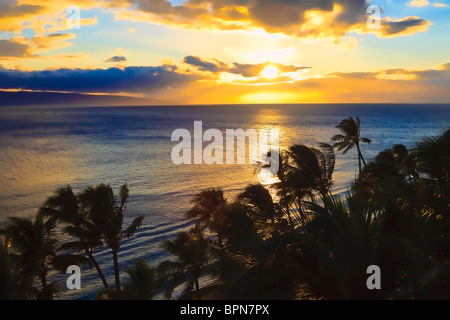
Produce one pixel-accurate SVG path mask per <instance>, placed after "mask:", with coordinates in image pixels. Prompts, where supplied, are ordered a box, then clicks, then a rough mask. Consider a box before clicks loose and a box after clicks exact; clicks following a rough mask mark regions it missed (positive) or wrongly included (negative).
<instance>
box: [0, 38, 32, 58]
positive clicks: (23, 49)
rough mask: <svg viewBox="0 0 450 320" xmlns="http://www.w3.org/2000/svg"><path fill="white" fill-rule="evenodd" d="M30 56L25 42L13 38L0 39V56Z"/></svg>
mask: <svg viewBox="0 0 450 320" xmlns="http://www.w3.org/2000/svg"><path fill="white" fill-rule="evenodd" d="M27 56H30V48H29V46H28V45H27V44H23V43H20V42H17V41H16V40H14V39H9V40H0V58H21V57H27Z"/></svg>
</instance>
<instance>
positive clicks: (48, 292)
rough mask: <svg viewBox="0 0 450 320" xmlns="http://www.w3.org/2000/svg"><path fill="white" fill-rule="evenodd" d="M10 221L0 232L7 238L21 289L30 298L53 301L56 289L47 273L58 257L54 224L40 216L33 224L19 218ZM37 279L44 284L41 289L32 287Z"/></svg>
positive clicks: (29, 220) (28, 220) (12, 218)
mask: <svg viewBox="0 0 450 320" xmlns="http://www.w3.org/2000/svg"><path fill="white" fill-rule="evenodd" d="M9 221H10V224H9V225H7V226H6V227H5V228H4V229H2V232H1V233H2V234H3V235H4V236H5V240H6V243H7V246H8V249H9V252H8V254H9V256H10V257H11V260H12V261H13V263H14V264H15V265H16V267H17V268H18V275H19V277H20V282H19V288H20V289H19V290H21V291H22V292H23V293H24V294H25V297H26V298H27V299H34V298H37V299H52V298H53V294H54V293H55V290H56V289H57V288H56V286H55V285H54V284H53V283H50V284H49V283H48V280H47V274H48V270H49V264H51V263H52V261H53V260H54V259H55V257H56V245H57V242H58V240H57V239H56V237H55V234H54V228H55V224H54V221H52V220H44V219H43V217H42V216H40V215H37V216H36V218H35V220H34V221H32V220H31V219H27V218H19V217H11V218H9ZM35 277H37V278H38V279H39V280H40V282H41V286H42V289H41V290H36V289H34V288H33V280H34V278H35Z"/></svg>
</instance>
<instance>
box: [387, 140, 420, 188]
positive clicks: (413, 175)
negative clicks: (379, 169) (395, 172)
mask: <svg viewBox="0 0 450 320" xmlns="http://www.w3.org/2000/svg"><path fill="white" fill-rule="evenodd" d="M392 153H393V155H394V159H395V161H396V162H397V163H399V165H400V167H401V170H402V171H403V174H404V175H405V176H406V177H408V179H409V182H412V181H413V180H416V179H417V178H419V173H418V172H417V162H416V159H415V157H414V154H413V153H411V152H410V151H409V150H408V149H407V148H406V147H405V146H404V145H403V144H396V145H395V146H393V147H392Z"/></svg>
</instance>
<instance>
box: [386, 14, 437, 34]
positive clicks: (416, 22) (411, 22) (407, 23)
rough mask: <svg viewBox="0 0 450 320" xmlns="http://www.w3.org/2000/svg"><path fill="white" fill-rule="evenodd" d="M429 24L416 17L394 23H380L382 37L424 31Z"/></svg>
mask: <svg viewBox="0 0 450 320" xmlns="http://www.w3.org/2000/svg"><path fill="white" fill-rule="evenodd" d="M429 24H430V22H429V21H428V20H425V19H422V18H417V17H408V18H405V19H401V20H396V21H384V22H382V33H383V34H384V35H396V34H401V33H404V32H408V30H413V29H421V30H426V27H428V25H429Z"/></svg>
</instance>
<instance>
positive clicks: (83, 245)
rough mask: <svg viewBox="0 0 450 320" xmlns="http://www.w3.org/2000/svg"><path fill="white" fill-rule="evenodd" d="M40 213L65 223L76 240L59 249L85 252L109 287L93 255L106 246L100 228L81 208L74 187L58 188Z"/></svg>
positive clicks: (105, 284) (66, 231) (66, 230)
mask: <svg viewBox="0 0 450 320" xmlns="http://www.w3.org/2000/svg"><path fill="white" fill-rule="evenodd" d="M39 213H40V214H42V215H46V216H50V217H54V218H55V219H57V221H58V222H61V223H63V224H64V225H65V226H64V228H63V232H64V233H65V234H67V235H69V236H71V237H73V238H74V239H76V240H75V241H70V242H65V243H64V244H63V245H61V247H60V248H59V250H60V251H75V252H84V253H85V254H86V255H87V257H88V258H89V260H90V262H91V263H92V264H93V265H94V267H95V269H96V270H97V273H98V275H99V277H100V279H101V280H102V283H103V285H104V286H105V288H108V287H109V285H108V282H107V281H106V278H105V276H104V274H103V272H102V270H101V268H100V265H99V264H98V262H97V260H96V259H95V257H94V255H93V251H94V250H95V249H98V248H102V247H103V246H104V244H103V241H102V239H101V233H100V229H99V228H97V227H96V226H95V225H94V224H93V223H92V222H91V221H89V219H88V217H87V214H86V212H83V211H81V210H80V205H79V199H78V197H77V196H76V195H75V194H74V192H73V190H72V188H71V187H70V186H67V187H64V188H59V189H57V190H56V191H55V193H54V195H53V196H51V197H49V198H47V200H46V201H45V202H44V206H43V207H41V208H40V209H39Z"/></svg>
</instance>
